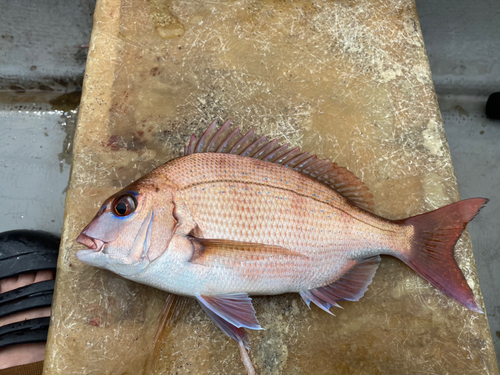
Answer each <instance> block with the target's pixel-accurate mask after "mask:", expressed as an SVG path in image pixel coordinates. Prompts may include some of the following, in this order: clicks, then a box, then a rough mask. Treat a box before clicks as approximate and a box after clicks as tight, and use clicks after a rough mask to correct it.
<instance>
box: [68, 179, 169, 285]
mask: <svg viewBox="0 0 500 375" xmlns="http://www.w3.org/2000/svg"><path fill="white" fill-rule="evenodd" d="M173 192H174V188H173V187H172V185H170V184H169V183H168V181H166V180H165V179H151V178H143V179H141V180H138V181H137V182H135V183H133V184H131V185H129V186H127V187H126V188H124V189H122V190H121V191H119V192H118V193H116V194H113V195H112V196H111V197H109V198H108V199H106V200H105V201H104V203H103V204H102V206H101V208H100V209H99V211H98V212H97V214H96V215H95V217H94V218H93V219H92V221H91V222H90V223H89V224H88V225H87V226H86V227H85V229H83V231H82V232H81V233H80V235H79V236H78V237H77V239H76V241H77V242H78V243H80V244H82V245H85V246H86V247H87V248H88V250H80V251H78V252H77V253H76V257H77V258H78V259H79V260H80V261H82V262H83V263H86V264H89V265H91V266H94V267H99V268H103V269H108V270H110V271H112V272H115V273H117V274H119V275H122V276H130V275H134V274H137V273H140V272H141V271H142V270H143V269H144V268H145V267H147V266H148V265H149V264H150V263H151V262H152V261H154V260H155V259H157V258H158V257H159V256H160V255H162V254H163V253H164V251H165V250H166V248H167V247H168V244H169V242H170V240H171V238H172V236H173V234H174V231H175V228H176V224H177V220H176V219H175V217H174V213H173V209H174V204H173Z"/></svg>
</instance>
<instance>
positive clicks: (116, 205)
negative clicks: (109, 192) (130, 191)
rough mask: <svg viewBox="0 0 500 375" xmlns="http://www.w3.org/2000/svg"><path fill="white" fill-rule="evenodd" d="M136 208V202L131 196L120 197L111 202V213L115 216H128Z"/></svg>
mask: <svg viewBox="0 0 500 375" xmlns="http://www.w3.org/2000/svg"><path fill="white" fill-rule="evenodd" d="M136 208H137V201H136V200H135V197H133V196H131V195H122V196H121V197H118V198H116V199H115V200H114V201H113V212H114V213H115V214H116V215H117V216H128V215H130V214H131V213H132V212H134V211H135V209H136Z"/></svg>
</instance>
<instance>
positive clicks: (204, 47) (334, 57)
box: [45, 0, 498, 375]
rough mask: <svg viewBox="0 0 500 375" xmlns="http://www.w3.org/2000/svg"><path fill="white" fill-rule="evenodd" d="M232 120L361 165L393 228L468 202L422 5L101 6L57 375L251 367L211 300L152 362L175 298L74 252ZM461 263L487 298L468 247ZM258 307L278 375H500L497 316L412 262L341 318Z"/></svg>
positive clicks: (65, 259)
mask: <svg viewBox="0 0 500 375" xmlns="http://www.w3.org/2000/svg"><path fill="white" fill-rule="evenodd" d="M214 118H218V119H220V120H225V119H227V118H232V119H233V122H234V123H235V124H236V125H237V126H240V127H242V128H243V130H249V129H251V128H254V129H255V130H256V132H258V133H261V134H265V135H268V136H270V137H276V138H278V140H279V141H282V142H288V143H290V144H291V145H293V146H295V145H299V146H301V147H302V148H303V149H304V150H305V151H310V152H313V153H317V154H318V155H319V156H321V157H328V158H331V159H332V160H334V161H335V162H337V163H338V164H340V165H344V166H347V167H348V168H349V169H350V170H351V171H353V172H354V173H355V174H356V175H358V176H359V177H360V178H362V180H363V181H364V182H365V183H366V185H367V186H368V187H369V188H370V189H371V191H372V192H373V194H374V197H375V209H376V213H378V214H379V215H382V216H385V217H388V218H393V219H396V218H405V217H408V216H410V215H414V214H418V213H422V212H425V211H428V210H431V209H434V208H438V207H440V206H443V205H445V204H448V203H451V202H454V201H457V200H459V199H460V197H459V193H458V189H457V183H456V180H455V175H454V171H453V166H452V163H451V158H450V153H449V150H448V145H447V143H446V138H445V135H444V131H443V125H442V120H441V117H440V114H439V109H438V105H437V102H436V95H435V91H434V86H433V83H432V79H431V73H430V69H429V64H428V61H427V57H426V54H425V48H424V44H423V39H422V34H421V32H420V28H419V22H418V17H417V13H416V9H415V4H414V1H413V0H402V1H390V0H383V1H382V0H379V1H378V0H365V1H355V0H338V1H329V0H328V1H327V0H324V1H323V0H322V1H289V0H281V1H280V0H276V1H270V0H269V1H259V0H242V1H220V0H214V1H188V0H178V1H169V0H164V1H159V0H151V1H146V0H122V1H120V0H100V1H98V4H97V9H96V13H95V23H94V31H93V34H92V42H91V45H90V51H89V59H88V64H87V70H86V74H85V84H84V93H83V97H82V103H81V107H80V117H79V124H78V129H77V135H76V139H75V155H74V162H73V170H72V175H71V181H70V186H69V191H68V194H67V200H66V217H65V222H64V231H63V241H62V247H61V254H60V258H59V270H58V276H57V288H56V293H55V299H54V308H53V317H52V325H51V329H50V334H49V346H48V353H47V359H46V363H45V374H126V373H127V374H141V373H155V374H237V373H244V368H243V365H242V364H241V362H240V358H239V353H238V348H237V344H236V343H235V342H233V341H232V340H231V339H229V338H228V337H226V336H225V335H224V334H223V333H222V332H221V331H220V330H219V329H218V328H217V327H216V326H215V324H213V323H212V322H211V321H210V320H209V318H208V317H207V316H206V315H205V313H204V312H203V311H202V310H201V309H200V308H199V307H198V305H197V303H195V302H194V301H192V303H191V304H190V305H189V306H188V308H187V312H186V314H185V315H184V316H183V317H182V318H181V319H180V321H179V322H177V323H176V324H175V325H174V326H173V327H172V329H171V332H170V334H169V335H168V337H167V338H166V339H165V340H164V341H163V343H162V350H161V356H160V358H156V359H154V360H153V359H151V341H152V337H153V334H154V331H155V329H156V325H157V323H156V317H157V316H158V314H159V312H160V311H161V307H162V304H163V301H164V299H165V294H164V293H163V292H160V291H157V290H154V289H152V288H149V287H145V286H142V285H139V284H135V283H133V282H130V281H127V280H124V279H122V278H120V277H118V276H116V275H114V274H112V273H110V272H108V271H102V270H98V269H95V268H92V267H89V266H86V265H83V264H82V263H80V262H79V261H78V260H77V259H76V258H75V256H74V254H75V252H76V251H77V250H79V249H81V248H82V246H80V245H77V244H76V242H75V238H76V236H77V235H78V233H79V231H81V229H82V228H83V227H84V226H85V225H86V223H87V222H88V221H89V220H90V219H91V218H92V217H93V215H94V214H95V213H96V211H97V210H98V208H99V206H100V204H101V203H102V201H103V200H104V199H105V198H106V197H107V196H109V195H110V194H112V193H114V192H115V191H117V190H118V189H120V188H121V187H123V186H126V185H127V184H129V183H130V182H132V181H133V180H135V179H137V178H138V177H140V176H142V175H143V174H145V173H146V172H148V171H150V170H151V169H152V168H154V167H156V166H159V165H161V164H163V163H164V162H166V161H168V160H169V159H171V158H174V157H177V156H180V155H181V153H182V150H183V146H184V144H185V143H186V142H187V141H188V138H189V136H190V135H191V134H192V133H193V132H196V133H197V134H200V133H201V131H202V130H203V129H204V128H205V127H206V126H207V125H208V124H209V122H211V120H212V119H214ZM456 253H457V259H458V262H459V264H460V266H461V268H462V269H463V271H464V273H465V275H466V277H467V279H468V281H469V284H470V285H471V287H472V288H473V290H474V292H475V295H476V296H477V298H478V299H479V300H482V297H481V292H480V289H479V283H478V278H477V273H476V268H475V263H474V258H473V254H472V249H471V244H470V240H469V236H468V235H464V236H463V238H462V239H461V240H460V241H459V243H458V245H457V251H456ZM254 302H255V308H256V311H257V316H258V318H259V321H260V323H261V324H262V326H263V327H265V328H266V330H265V331H258V332H250V340H251V343H252V350H251V352H250V355H251V357H252V360H253V362H254V364H255V366H256V368H257V371H258V373H261V374H325V375H326V374H328V375H330V374H417V373H418V374H498V369H497V365H496V360H495V354H494V350H493V344H492V339H491V336H490V331H489V329H488V322H487V320H486V316H485V315H480V314H476V313H472V312H470V311H467V310H465V309H464V308H462V306H460V305H458V304H457V303H455V302H454V301H452V300H451V299H449V298H448V297H446V296H444V295H443V294H441V293H440V292H439V291H438V290H436V289H435V288H434V287H432V286H431V285H430V284H429V283H428V282H427V281H425V280H423V279H421V278H420V277H418V276H417V275H416V274H415V273H414V272H413V271H412V270H410V269H409V268H408V267H406V266H405V265H404V264H403V263H401V262H399V261H397V260H395V259H391V258H388V257H384V259H383V261H382V264H381V267H380V268H379V270H378V272H377V274H376V276H375V278H374V281H373V283H372V285H371V286H370V288H369V290H368V292H367V293H366V295H365V297H364V298H363V299H362V300H361V301H359V302H355V303H354V302H344V303H342V305H343V307H344V309H343V310H341V309H334V308H333V309H332V312H333V313H334V314H336V316H335V317H332V316H330V315H328V314H326V313H324V312H322V311H321V310H319V309H318V308H316V307H313V308H312V310H309V309H308V308H307V307H306V305H305V304H304V303H303V302H302V301H301V299H300V297H299V296H298V295H283V296H278V297H259V298H255V299H254Z"/></svg>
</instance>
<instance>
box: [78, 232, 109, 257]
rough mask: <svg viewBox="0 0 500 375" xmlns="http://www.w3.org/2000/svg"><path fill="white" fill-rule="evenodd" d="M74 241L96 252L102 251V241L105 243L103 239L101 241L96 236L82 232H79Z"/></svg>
mask: <svg viewBox="0 0 500 375" xmlns="http://www.w3.org/2000/svg"><path fill="white" fill-rule="evenodd" d="M76 242H78V243H80V244H82V245H84V246H87V247H88V248H89V249H91V250H92V251H95V252H96V253H99V252H101V251H103V247H104V243H105V242H104V241H101V240H99V239H97V238H92V237H89V236H87V235H86V234H84V233H81V234H80V235H79V236H78V237H77V238H76ZM103 252H104V251H103Z"/></svg>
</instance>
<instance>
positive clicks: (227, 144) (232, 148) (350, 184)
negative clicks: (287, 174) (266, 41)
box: [184, 120, 373, 211]
mask: <svg viewBox="0 0 500 375" xmlns="http://www.w3.org/2000/svg"><path fill="white" fill-rule="evenodd" d="M230 121H231V120H228V121H226V122H225V123H224V125H222V127H220V128H219V129H218V130H217V121H214V122H212V123H211V124H210V126H209V127H208V128H207V130H205V132H204V133H203V135H202V136H201V138H200V139H199V140H198V139H197V138H196V136H195V135H194V134H193V135H192V136H191V139H190V141H189V144H188V145H187V146H185V147H184V156H187V155H191V154H195V153H202V152H218V153H223V154H235V155H241V156H246V157H251V158H255V159H261V160H264V161H268V162H271V163H275V164H280V165H284V166H285V167H288V168H292V169H294V170H296V171H299V172H302V173H304V174H306V175H308V176H310V177H312V178H314V179H316V180H318V181H320V182H322V183H324V184H325V185H328V186H330V187H331V188H332V189H334V190H335V191H337V192H338V193H340V194H342V195H343V196H344V197H346V198H348V199H349V200H351V201H352V202H353V203H354V204H355V205H356V206H358V207H361V208H363V209H365V210H368V211H372V210H373V196H372V194H371V193H370V191H369V190H368V188H367V187H366V185H365V184H363V182H362V181H361V180H360V179H359V178H357V177H356V176H355V175H354V174H353V173H352V172H349V170H348V169H347V168H344V167H340V166H339V165H338V164H336V163H333V162H332V161H330V160H327V159H318V158H317V157H316V155H311V154H309V153H308V152H302V151H301V150H300V148H299V147H296V148H294V149H292V150H290V149H289V148H288V145H280V144H279V143H278V141H277V140H276V139H274V140H272V141H268V140H267V138H266V137H260V136H258V135H256V134H255V133H254V131H253V130H250V131H249V132H248V133H246V134H245V135H243V134H242V133H241V132H240V130H239V129H236V130H233V131H231V123H230Z"/></svg>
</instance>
